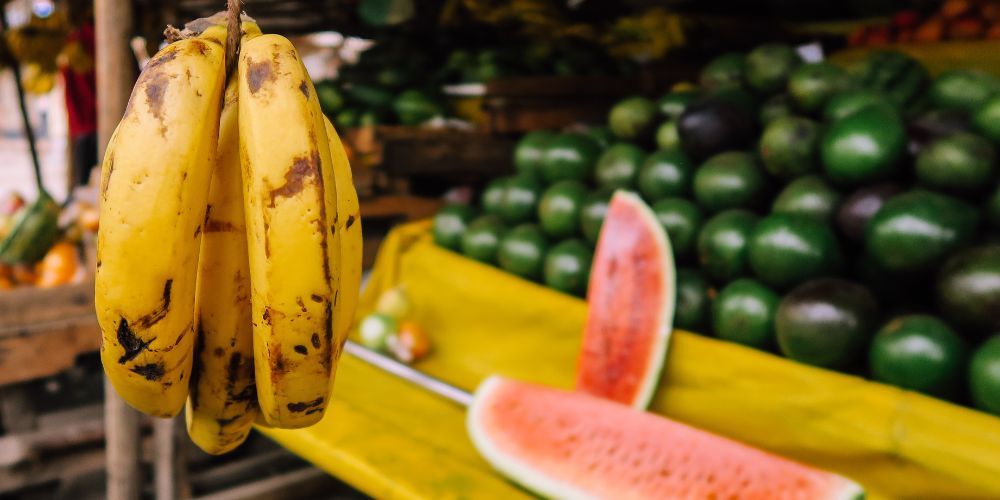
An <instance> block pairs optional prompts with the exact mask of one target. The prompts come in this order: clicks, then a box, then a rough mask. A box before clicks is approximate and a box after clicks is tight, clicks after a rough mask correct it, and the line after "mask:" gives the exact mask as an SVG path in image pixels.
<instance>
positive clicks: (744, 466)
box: [466, 377, 864, 500]
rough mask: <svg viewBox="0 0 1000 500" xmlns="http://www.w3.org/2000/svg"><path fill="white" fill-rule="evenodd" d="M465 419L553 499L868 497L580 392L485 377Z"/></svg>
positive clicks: (526, 482) (482, 443) (519, 474)
mask: <svg viewBox="0 0 1000 500" xmlns="http://www.w3.org/2000/svg"><path fill="white" fill-rule="evenodd" d="M466 423H467V426H468V430H469V435H470V436H471V438H472V442H473V444H474V445H475V447H476V449H477V450H479V452H480V454H482V456H483V457H485V458H486V460H487V461H488V462H490V464H491V465H493V467H495V468H496V469H497V470H498V471H500V472H502V473H504V474H506V475H507V476H508V477H509V478H511V479H513V480H514V481H516V482H518V483H520V484H522V485H523V486H525V487H527V488H529V489H531V490H532V491H534V492H536V493H539V494H541V495H544V496H546V497H550V498H573V499H585V498H615V499H622V500H624V499H632V498H677V499H680V498H698V499H701V498H740V499H808V500H824V499H829V500H832V499H844V500H847V499H860V498H864V491H863V490H862V489H861V487H860V486H858V485H857V484H856V483H854V482H852V481H850V480H848V479H845V478H843V477H841V476H838V475H836V474H832V473H829V472H824V471H820V470H817V469H813V468H811V467H808V466H805V465H802V464H799V463H796V462H793V461H791V460H787V459H784V458H781V457H778V456H775V455H772V454H770V453H767V452H764V451H760V450H757V449H755V448H751V447H749V446H747V445H744V444H742V443H738V442H736V441H731V440H729V439H726V438H723V437H719V436H716V435H714V434H710V433H708V432H705V431H702V430H698V429H695V428H693V427H689V426H687V425H684V424H681V423H678V422H675V421H672V420H669V419H667V418H664V417H659V416H656V415H653V414H650V413H646V412H642V411H638V410H635V409H633V408H629V407H627V406H623V405H620V404H617V403H614V402H610V401H607V400H604V399H601V398H595V397H593V396H590V395H587V394H584V393H580V392H567V391H561V390H558V389H551V388H547V387H542V386H537V385H532V384H526V383H523V382H517V381H513V380H508V379H503V378H500V377H491V378H488V379H487V380H486V381H484V382H483V383H482V384H481V385H480V386H479V389H478V390H477V391H476V394H475V397H474V399H473V401H472V404H471V405H470V406H469V413H468V416H467V421H466Z"/></svg>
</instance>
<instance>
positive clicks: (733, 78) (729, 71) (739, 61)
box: [699, 52, 746, 91]
mask: <svg viewBox="0 0 1000 500" xmlns="http://www.w3.org/2000/svg"><path fill="white" fill-rule="evenodd" d="M745 66H746V56H744V55H743V54H740V53H738V52H730V53H727V54H722V55H721V56H718V57H716V58H715V59H712V60H711V61H709V63H708V64H707V65H706V66H705V67H704V68H703V69H702V70H701V77H700V78H699V81H700V82H701V86H702V87H704V88H705V89H707V90H710V91H711V90H715V89H719V88H723V87H735V86H740V85H742V84H743V72H744V68H745Z"/></svg>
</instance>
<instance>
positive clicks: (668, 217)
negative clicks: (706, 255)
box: [652, 198, 705, 260]
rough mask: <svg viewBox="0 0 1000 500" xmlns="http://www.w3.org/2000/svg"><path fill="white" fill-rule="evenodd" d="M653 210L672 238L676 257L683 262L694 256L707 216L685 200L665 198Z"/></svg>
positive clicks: (696, 206)
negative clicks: (699, 234)
mask: <svg viewBox="0 0 1000 500" xmlns="http://www.w3.org/2000/svg"><path fill="white" fill-rule="evenodd" d="M652 209H653V214H655V215H656V220H658V221H660V224H661V225H663V228H664V229H665V230H666V231H667V236H669V237H670V246H671V247H672V248H673V250H674V256H675V257H676V258H677V259H678V260H683V259H687V258H688V257H690V256H691V255H693V254H694V247H695V241H696V240H697V238H698V232H699V231H701V227H702V225H703V224H704V222H705V214H704V212H702V211H701V209H700V208H698V205H695V204H694V203H693V202H691V201H689V200H686V199H684V198H664V199H662V200H660V201H658V202H656V203H654V204H653V206H652Z"/></svg>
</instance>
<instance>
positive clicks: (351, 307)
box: [323, 116, 363, 345]
mask: <svg viewBox="0 0 1000 500" xmlns="http://www.w3.org/2000/svg"><path fill="white" fill-rule="evenodd" d="M323 124H324V125H325V127H326V136H327V139H328V140H329V141H330V155H331V156H332V158H333V173H334V176H335V177H336V179H337V182H336V184H337V186H336V187H337V233H338V234H339V235H340V300H338V301H337V304H336V305H335V306H334V308H333V318H334V325H333V331H334V338H335V339H336V340H337V345H343V343H344V340H346V339H347V334H348V333H349V332H350V329H351V324H352V323H353V321H354V311H355V309H356V308H357V306H358V294H359V293H360V292H361V257H362V243H363V241H362V236H361V207H360V206H359V204H358V193H357V191H355V189H354V178H353V175H352V174H351V164H350V163H349V162H348V161H347V152H346V151H344V145H343V144H342V143H341V142H340V136H339V135H337V130H336V129H334V128H333V124H332V123H330V120H328V119H327V118H326V117H325V116H324V117H323Z"/></svg>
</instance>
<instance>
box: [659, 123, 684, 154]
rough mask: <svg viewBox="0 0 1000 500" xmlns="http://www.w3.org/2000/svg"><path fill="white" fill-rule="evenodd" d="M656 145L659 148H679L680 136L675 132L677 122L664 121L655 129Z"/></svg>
mask: <svg viewBox="0 0 1000 500" xmlns="http://www.w3.org/2000/svg"><path fill="white" fill-rule="evenodd" d="M656 147H657V148H659V149H661V150H671V149H680V147H681V137H680V136H679V135H678V134H677V122H675V121H673V120H669V121H665V122H663V123H661V124H660V126H659V128H657V129H656Z"/></svg>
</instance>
